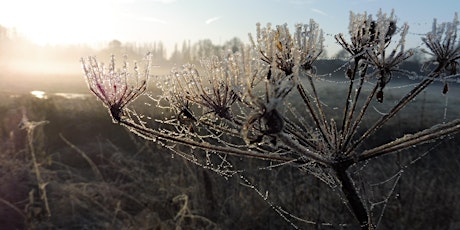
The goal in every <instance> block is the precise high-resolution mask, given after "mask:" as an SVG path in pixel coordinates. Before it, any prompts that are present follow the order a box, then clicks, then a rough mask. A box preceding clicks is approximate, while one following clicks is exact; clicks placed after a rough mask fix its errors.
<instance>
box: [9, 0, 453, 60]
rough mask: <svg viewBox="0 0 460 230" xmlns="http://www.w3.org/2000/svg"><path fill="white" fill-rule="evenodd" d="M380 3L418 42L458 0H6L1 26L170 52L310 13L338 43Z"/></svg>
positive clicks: (39, 37) (52, 39)
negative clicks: (358, 16)
mask: <svg viewBox="0 0 460 230" xmlns="http://www.w3.org/2000/svg"><path fill="white" fill-rule="evenodd" d="M379 9H382V10H383V11H385V12H388V13H389V12H391V9H394V10H395V13H396V15H397V17H398V24H399V25H400V24H401V23H402V22H408V23H409V25H410V30H409V31H410V32H411V34H410V35H409V37H408V40H409V42H410V44H409V46H416V45H417V44H420V39H419V36H418V35H416V34H420V33H426V32H427V31H428V30H430V28H431V24H432V21H433V18H437V19H438V21H439V22H443V21H452V19H453V16H454V12H456V11H457V12H458V11H460V0H436V1H428V0H424V1H421V0H349V1H345V0H342V1H341V0H287V1H281V0H40V1H36V0H9V1H8V0H1V2H0V25H4V26H8V27H16V28H17V29H18V30H19V31H20V32H22V33H24V34H25V35H27V36H29V37H30V39H32V40H34V41H35V42H37V43H40V44H47V43H48V44H56V43H92V44H98V43H100V42H104V41H110V40H112V39H118V40H120V41H122V42H133V41H139V42H153V41H158V40H161V41H163V42H164V44H165V45H166V47H167V48H168V51H169V52H171V51H172V49H173V47H174V44H176V43H178V44H179V46H180V45H181V44H182V41H184V40H190V41H191V42H192V43H193V42H195V41H197V40H199V39H205V38H209V39H211V40H212V41H213V42H214V43H215V44H221V43H223V42H225V41H227V40H229V39H231V38H232V37H235V36H236V37H240V38H241V39H242V40H243V41H247V40H248V39H247V37H248V33H255V24H256V23H257V22H260V23H262V24H263V25H265V24H266V23H268V22H270V23H272V24H275V25H276V24H283V23H288V25H290V26H293V25H294V24H296V23H308V21H309V20H310V18H313V19H314V20H315V21H316V22H318V23H319V25H320V27H321V28H322V29H323V30H324V31H325V33H327V34H330V35H329V36H327V37H326V41H327V42H328V47H331V48H335V47H337V46H336V45H335V44H334V38H333V36H332V35H334V34H337V33H340V32H343V33H346V32H347V30H348V16H349V13H350V11H354V12H356V13H361V12H364V11H367V12H368V13H370V14H376V13H377V12H378V10H379Z"/></svg>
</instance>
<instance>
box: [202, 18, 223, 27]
mask: <svg viewBox="0 0 460 230" xmlns="http://www.w3.org/2000/svg"><path fill="white" fill-rule="evenodd" d="M221 18H222V17H213V18H210V19H208V20H206V21H205V22H204V23H206V25H209V24H211V23H214V22H216V21H217V20H219V19H221Z"/></svg>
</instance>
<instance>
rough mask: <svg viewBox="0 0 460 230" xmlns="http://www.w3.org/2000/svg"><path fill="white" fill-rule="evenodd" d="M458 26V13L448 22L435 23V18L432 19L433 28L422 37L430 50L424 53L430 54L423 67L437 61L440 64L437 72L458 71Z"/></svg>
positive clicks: (459, 52)
mask: <svg viewBox="0 0 460 230" xmlns="http://www.w3.org/2000/svg"><path fill="white" fill-rule="evenodd" d="M458 27H459V20H458V14H457V13H455V16H454V20H453V21H452V22H450V23H442V24H439V25H438V24H437V22H436V19H434V20H433V28H432V30H431V32H429V33H427V34H426V36H425V37H423V38H422V41H423V43H425V45H426V46H427V47H428V49H429V50H430V51H425V50H424V52H425V53H427V54H429V55H431V56H432V58H431V59H430V60H428V61H427V62H426V63H425V65H424V66H425V67H426V66H428V65H430V64H433V63H437V64H438V65H439V66H441V69H440V70H439V72H442V73H444V74H447V75H455V74H457V73H458V70H457V68H458V67H459V62H458V60H459V59H460V39H459V40H457V31H458Z"/></svg>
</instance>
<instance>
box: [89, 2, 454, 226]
mask: <svg viewBox="0 0 460 230" xmlns="http://www.w3.org/2000/svg"><path fill="white" fill-rule="evenodd" d="M408 31H409V26H408V25H407V24H403V23H399V22H398V21H397V20H396V16H395V15H394V13H393V12H391V13H390V14H386V13H384V12H382V11H379V12H378V13H377V14H376V16H375V17H374V16H373V15H370V14H367V13H363V14H354V13H351V14H350V25H349V33H348V35H344V34H338V35H336V36H335V39H336V41H337V43H338V44H339V45H340V46H341V47H342V48H343V49H344V50H345V51H346V52H348V53H349V55H350V57H351V58H350V60H349V62H347V63H346V64H345V65H344V66H343V67H342V69H341V70H342V71H343V74H344V75H345V76H346V82H345V83H344V87H343V86H341V87H337V89H336V92H335V93H337V94H341V96H340V97H338V98H337V100H341V101H340V102H339V103H340V104H339V106H338V107H337V108H340V110H336V109H332V110H331V109H330V107H329V106H328V105H327V103H325V102H324V100H323V96H322V94H321V93H322V90H323V89H324V88H319V87H318V86H317V84H318V81H321V80H322V79H321V77H320V76H318V75H317V74H316V72H317V70H316V67H315V62H316V61H317V59H318V57H319V56H320V54H321V53H322V52H323V48H324V45H323V42H324V36H323V32H322V30H321V29H320V28H319V25H318V24H317V23H316V22H315V21H313V20H311V21H310V22H309V24H299V25H296V26H295V29H294V32H293V33H291V31H290V30H289V27H288V26H287V25H278V26H272V25H271V24H267V25H266V26H265V27H263V26H261V25H260V24H257V33H256V35H255V36H252V35H250V41H251V43H250V44H249V45H245V46H243V47H240V49H239V51H238V52H232V51H222V52H221V54H220V55H219V56H212V57H204V58H203V59H202V60H201V62H200V63H198V64H186V65H183V66H182V67H177V68H174V69H173V70H172V71H171V73H170V74H169V75H167V76H156V77H155V82H156V86H157V87H158V88H160V89H161V91H162V94H160V95H153V94H148V97H149V98H150V99H152V101H153V103H149V104H150V105H152V108H150V109H152V110H155V112H156V113H155V114H153V115H151V116H150V115H147V116H145V115H143V114H140V113H139V112H136V110H134V109H128V108H127V105H128V104H129V103H130V102H131V101H133V100H134V99H135V98H137V97H138V96H140V95H141V94H143V93H144V91H145V90H146V85H147V84H146V78H147V77H148V75H149V67H146V68H145V70H144V71H143V72H140V70H139V68H138V66H137V65H135V67H134V73H133V74H131V73H129V72H128V70H127V68H128V67H127V64H126V62H125V64H124V65H123V67H122V69H121V70H115V64H114V58H112V59H111V62H110V64H109V66H108V67H105V66H104V65H102V64H99V63H98V62H97V61H96V59H95V58H88V59H86V60H83V61H82V64H83V70H84V73H85V75H86V78H87V81H88V85H89V88H90V90H91V91H92V92H93V93H94V94H95V95H96V96H97V97H98V98H99V99H100V100H101V101H102V102H103V103H104V105H105V106H107V107H108V108H109V110H110V113H111V116H112V118H113V119H114V121H115V122H117V123H120V124H121V125H123V126H125V127H127V128H128V129H129V130H130V131H131V132H133V133H136V134H138V135H139V136H141V137H143V138H145V139H147V140H152V141H156V142H158V143H161V144H162V145H163V146H164V147H165V148H169V149H170V150H172V151H173V152H174V153H176V154H177V155H179V156H181V157H183V158H185V159H187V160H189V161H190V162H192V163H194V164H197V165H199V166H202V167H204V168H208V169H210V170H213V171H215V172H216V173H218V174H220V175H223V176H225V177H227V178H229V177H233V176H236V175H238V176H239V177H238V178H241V181H242V184H244V185H247V186H249V187H251V188H253V189H254V190H255V191H256V192H257V193H258V194H260V195H261V197H262V198H263V199H264V200H270V197H269V196H268V191H267V192H263V191H262V190H259V189H257V187H256V186H254V185H253V183H252V182H250V181H249V180H247V179H246V178H245V176H244V175H245V173H246V172H247V171H248V170H254V169H248V168H244V167H243V168H240V167H239V166H241V165H242V164H241V162H240V161H241V159H243V158H244V159H247V158H256V159H259V160H263V162H265V163H266V165H265V166H264V167H261V168H260V169H267V170H268V169H269V170H272V169H281V168H282V167H285V166H292V167H294V168H296V169H299V170H300V171H302V172H305V173H309V174H312V175H314V176H316V177H318V178H319V179H320V180H321V181H323V182H325V183H326V184H327V185H329V186H330V187H331V188H332V189H333V190H334V191H336V192H337V193H338V194H339V196H340V197H341V199H342V201H343V203H344V204H345V206H346V207H347V208H348V210H349V211H350V212H351V214H352V216H353V217H354V218H355V219H356V222H357V223H358V225H359V226H360V227H361V228H362V229H372V228H374V227H377V226H378V224H379V223H380V220H381V218H382V217H383V213H384V210H385V205H386V203H387V201H388V198H389V197H390V196H391V194H392V193H393V191H394V187H395V184H396V183H397V182H398V181H399V178H400V176H401V174H402V169H401V170H399V171H398V172H397V173H396V174H394V176H393V177H391V178H393V179H394V180H393V179H388V180H386V181H388V182H389V183H390V184H391V185H392V186H390V189H389V190H388V193H385V194H384V195H383V201H382V202H378V201H375V200H371V198H370V197H369V196H368V194H367V193H366V192H365V191H366V189H365V188H367V189H373V187H375V186H374V185H370V184H369V183H367V182H366V179H365V178H361V179H360V180H359V184H358V183H357V182H356V181H355V179H356V178H355V177H353V175H355V174H353V173H352V172H355V171H353V170H354V169H356V167H358V166H359V165H362V164H367V162H368V161H369V160H372V159H376V158H377V157H378V156H382V155H386V154H389V153H395V152H400V151H403V150H405V149H409V148H413V147H414V146H418V145H421V144H425V143H429V142H432V141H434V140H436V139H439V138H442V137H446V136H449V135H451V134H453V133H457V132H458V131H459V130H460V120H451V121H446V122H444V123H443V124H439V125H435V126H433V127H424V129H422V130H421V131H418V132H414V133H406V134H405V135H404V136H402V137H391V138H393V139H391V140H385V141H386V142H384V143H380V144H378V145H377V146H375V145H373V144H372V143H371V142H372V138H375V135H376V133H377V132H378V131H379V130H381V129H382V128H383V127H385V126H386V125H387V124H388V121H390V120H391V119H392V118H393V117H395V116H396V115H397V114H400V111H401V110H402V109H403V108H405V107H406V106H407V105H409V104H411V103H412V102H413V100H414V99H415V97H416V96H417V95H419V94H420V93H421V92H422V91H424V90H425V89H426V87H427V86H428V85H430V84H431V83H432V82H433V81H434V80H435V79H445V78H448V77H449V76H450V75H455V74H457V72H458V59H459V52H460V51H459V49H460V48H459V44H460V43H459V41H458V40H457V31H458V18H457V15H455V18H454V21H453V22H452V23H447V24H441V25H437V24H436V21H435V22H434V26H433V30H432V31H431V32H429V33H427V35H426V36H424V37H423V38H422V41H423V42H424V43H425V45H426V47H427V48H428V50H429V51H427V52H429V54H430V55H431V59H430V60H429V61H428V63H427V64H426V66H425V67H426V68H425V69H426V70H429V72H428V73H427V76H426V78H424V79H423V80H422V81H420V82H419V83H417V84H415V86H414V87H413V88H411V89H409V90H408V91H407V92H405V93H404V94H403V96H402V97H401V98H399V99H397V100H396V101H395V103H392V104H389V103H387V104H386V105H389V108H388V109H387V110H386V111H381V113H380V116H377V117H376V116H371V115H369V114H370V113H371V112H370V111H373V110H369V108H373V107H374V108H375V106H376V104H375V102H377V105H378V104H384V103H385V102H386V100H387V99H386V98H387V96H386V94H384V92H385V91H386V90H387V86H388V85H389V84H390V82H391V81H392V79H393V76H395V75H398V76H401V75H412V73H411V72H408V71H406V70H404V69H400V65H401V64H402V63H403V62H404V61H406V60H407V59H408V58H409V57H411V56H412V55H413V54H414V49H406V47H405V41H406V36H407V34H408ZM428 66H429V67H432V68H431V69H430V68H427V67H428ZM129 79H134V82H128V80H129ZM326 83H327V82H326ZM369 86H370V87H369ZM333 87H335V86H334V85H333ZM444 91H445V93H447V90H444ZM337 100H335V102H337ZM157 110H161V113H160V112H158V111H157ZM337 111H338V113H337ZM158 114H161V116H158ZM146 117H149V118H151V117H154V119H146ZM364 120H366V123H364V122H363V121H364ZM409 165H410V164H409ZM358 171H359V170H358ZM352 174H353V175H352ZM358 174H359V173H358ZM394 181H396V182H394ZM383 184H386V183H383ZM361 186H364V187H365V188H361ZM269 203H270V205H271V206H272V207H273V208H274V209H275V211H277V212H278V213H279V214H280V215H281V216H282V217H283V218H285V219H286V220H287V221H288V222H289V223H290V224H291V225H292V226H294V227H297V225H296V224H295V223H294V220H295V221H299V220H301V221H300V222H302V223H306V224H323V225H332V224H331V223H328V222H327V220H326V221H324V222H321V223H320V222H317V221H310V220H308V218H300V217H298V216H296V215H294V214H291V213H289V212H288V211H285V210H284V209H283V208H281V207H279V206H277V205H275V204H273V203H271V202H269ZM381 204H383V208H381V210H380V211H379V212H376V211H375V209H374V208H375V207H376V206H379V207H382V206H381ZM302 220H303V221H302ZM337 225H340V226H344V225H343V223H342V224H337Z"/></svg>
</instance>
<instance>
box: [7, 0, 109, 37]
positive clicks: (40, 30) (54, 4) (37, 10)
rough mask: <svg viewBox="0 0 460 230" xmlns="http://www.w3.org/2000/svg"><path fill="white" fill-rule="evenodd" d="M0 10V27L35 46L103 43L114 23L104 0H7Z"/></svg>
mask: <svg viewBox="0 0 460 230" xmlns="http://www.w3.org/2000/svg"><path fill="white" fill-rule="evenodd" d="M2 5H3V6H2V7H0V25H3V26H7V27H13V28H15V29H17V31H19V32H20V33H21V34H23V35H24V36H25V37H27V38H28V39H30V40H31V41H32V42H34V43H37V44H74V43H88V42H95V41H98V40H103V39H104V38H106V37H109V36H111V35H112V34H110V33H112V32H113V31H114V30H113V27H114V26H115V25H116V23H117V19H116V14H117V9H116V7H115V5H114V4H113V3H112V2H111V1H108V0H102V1H92V0H79V1H60V0H41V1H35V0H11V1H8V2H4V3H2Z"/></svg>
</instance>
